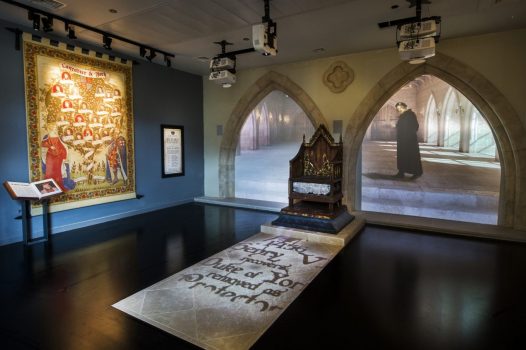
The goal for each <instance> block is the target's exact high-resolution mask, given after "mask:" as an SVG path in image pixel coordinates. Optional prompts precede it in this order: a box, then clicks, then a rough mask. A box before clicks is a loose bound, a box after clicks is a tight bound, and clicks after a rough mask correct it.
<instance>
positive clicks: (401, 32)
mask: <svg viewBox="0 0 526 350" xmlns="http://www.w3.org/2000/svg"><path fill="white" fill-rule="evenodd" d="M436 34H437V23H436V21H435V20H434V19H431V20H428V21H423V22H413V23H407V24H403V25H400V26H398V37H399V38H400V39H401V40H408V39H416V38H426V37H429V36H435V35H436Z"/></svg>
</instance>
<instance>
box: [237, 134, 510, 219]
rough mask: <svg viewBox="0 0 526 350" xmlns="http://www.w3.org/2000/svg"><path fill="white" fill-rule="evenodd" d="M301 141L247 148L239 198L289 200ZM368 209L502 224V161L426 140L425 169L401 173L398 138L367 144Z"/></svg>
mask: <svg viewBox="0 0 526 350" xmlns="http://www.w3.org/2000/svg"><path fill="white" fill-rule="evenodd" d="M298 149H299V144H298V143H288V144H281V145H274V146H268V147H265V148H262V149H259V150H255V151H244V152H243V154H242V155H240V156H237V157H236V197H237V198H249V199H258V200H266V201H273V202H282V203H286V202H287V196H288V193H287V191H288V189H287V188H288V187H287V186H288V185H287V180H288V176H289V167H288V164H289V160H290V159H292V158H293V157H294V156H295V155H296V153H297V151H298ZM362 152H363V153H362V174H363V176H362V210H367V211H375V212H382V213H394V214H403V215H413V216H423V217H433V218H438V219H448V220H459V221H467V222H477V223H486V224H496V223H497V208H498V201H499V186H500V164H499V163H498V162H496V161H495V160H494V159H493V158H492V157H489V156H486V155H481V154H467V153H459V152H457V151H455V150H453V149H448V148H444V147H435V146H431V145H425V144H422V145H420V153H421V156H422V166H423V168H424V174H423V176H422V177H421V178H419V179H417V180H414V181H410V180H409V178H407V179H404V180H400V179H395V178H393V177H392V175H393V174H396V172H397V169H396V143H395V142H366V143H364V144H363V146H362Z"/></svg>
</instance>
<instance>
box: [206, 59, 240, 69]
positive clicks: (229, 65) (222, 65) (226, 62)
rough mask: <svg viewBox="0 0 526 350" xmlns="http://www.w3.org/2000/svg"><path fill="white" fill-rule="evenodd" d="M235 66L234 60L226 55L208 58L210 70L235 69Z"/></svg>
mask: <svg viewBox="0 0 526 350" xmlns="http://www.w3.org/2000/svg"><path fill="white" fill-rule="evenodd" d="M235 68H236V61H234V60H233V59H231V58H228V57H221V58H213V59H211V60H210V70H211V71H217V70H228V69H235Z"/></svg>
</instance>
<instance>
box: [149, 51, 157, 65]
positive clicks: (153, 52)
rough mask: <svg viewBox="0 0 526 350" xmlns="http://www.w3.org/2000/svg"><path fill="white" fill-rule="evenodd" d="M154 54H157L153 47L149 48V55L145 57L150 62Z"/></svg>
mask: <svg viewBox="0 0 526 350" xmlns="http://www.w3.org/2000/svg"><path fill="white" fill-rule="evenodd" d="M156 56H157V54H156V53H155V51H154V50H153V49H150V55H149V56H146V59H147V60H148V61H150V62H151V61H152V60H153V59H154V58H155V57H156Z"/></svg>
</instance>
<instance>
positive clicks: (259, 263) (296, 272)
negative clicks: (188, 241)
mask: <svg viewBox="0 0 526 350" xmlns="http://www.w3.org/2000/svg"><path fill="white" fill-rule="evenodd" d="M301 243H305V241H302V240H300V239H296V238H289V237H283V236H273V237H271V238H268V239H265V240H260V241H252V242H250V241H245V242H241V243H239V244H237V245H234V246H232V247H231V248H229V249H227V250H226V253H227V256H228V258H223V257H212V258H210V259H207V260H204V261H202V262H201V263H199V264H197V265H196V267H198V268H199V273H197V272H195V273H189V274H184V275H182V276H181V277H180V278H179V281H180V282H188V284H189V285H188V289H198V288H203V289H205V290H208V291H209V292H210V293H212V294H214V295H216V296H218V297H220V298H225V299H226V300H229V301H230V302H232V303H235V302H244V303H245V304H253V305H257V306H258V307H259V310H260V311H262V312H263V311H273V310H282V309H283V308H284V306H281V305H280V304H279V301H280V300H281V299H282V298H285V299H289V298H288V297H287V296H286V294H287V293H288V292H290V291H293V294H298V293H299V292H300V291H301V289H302V288H303V287H304V286H305V285H306V283H308V282H309V281H310V278H309V276H310V275H311V274H312V273H307V276H305V273H304V272H305V271H304V269H305V267H306V265H311V266H310V267H317V266H316V265H317V263H320V265H321V266H320V267H319V268H321V267H323V265H324V260H327V258H325V257H322V256H318V255H316V254H313V253H309V250H308V248H307V247H305V246H304V245H303V244H301ZM307 270H310V269H307ZM225 299H223V300H225Z"/></svg>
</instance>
